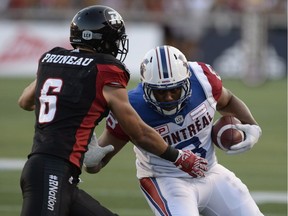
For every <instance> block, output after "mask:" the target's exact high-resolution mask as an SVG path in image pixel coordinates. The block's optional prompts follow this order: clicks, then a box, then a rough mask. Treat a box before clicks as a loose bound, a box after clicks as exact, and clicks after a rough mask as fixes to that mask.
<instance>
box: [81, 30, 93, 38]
mask: <svg viewBox="0 0 288 216" xmlns="http://www.w3.org/2000/svg"><path fill="white" fill-rule="evenodd" d="M82 38H83V39H84V40H92V38H93V33H92V32H91V31H87V30H86V31H83V32H82Z"/></svg>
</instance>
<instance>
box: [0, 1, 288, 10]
mask: <svg viewBox="0 0 288 216" xmlns="http://www.w3.org/2000/svg"><path fill="white" fill-rule="evenodd" d="M93 4H104V5H113V6H114V8H115V9H116V10H121V9H125V10H141V11H142V10H147V11H157V12H165V11H166V10H168V11H169V10H171V9H179V8H181V9H183V6H184V9H185V8H186V9H189V8H190V7H195V6H196V7H206V6H207V5H208V6H210V7H211V8H213V9H225V10H233V11H242V10H244V8H245V7H246V6H247V5H249V4H250V5H251V4H252V5H257V7H261V8H265V10H269V11H271V12H285V11H286V9H287V1H286V0H242V1H239V0H157V1H155V0H1V8H2V9H4V8H5V9H9V8H63V9H67V8H82V7H86V6H88V5H93Z"/></svg>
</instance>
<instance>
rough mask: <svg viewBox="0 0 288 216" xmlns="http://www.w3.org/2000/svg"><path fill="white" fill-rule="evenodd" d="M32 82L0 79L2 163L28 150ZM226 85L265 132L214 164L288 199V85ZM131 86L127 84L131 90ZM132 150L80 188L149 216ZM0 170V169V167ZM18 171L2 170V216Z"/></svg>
mask: <svg viewBox="0 0 288 216" xmlns="http://www.w3.org/2000/svg"><path fill="white" fill-rule="evenodd" d="M31 81H32V80H31V79H28V78H26V79H13V78H0V98H1V106H0V109H1V115H0V131H1V133H0V134H1V136H0V145H1V151H0V159H3V158H9V159H18V158H20V159H25V157H26V155H27V153H28V152H29V151H30V148H31V141H32V136H33V130H34V129H33V125H34V113H32V112H26V111H23V110H21V109H20V108H19V107H18V106H17V100H18V97H19V95H20V94H21V92H22V89H23V88H24V87H25V86H26V85H27V84H28V83H30V82H31ZM223 82H224V85H225V86H226V87H228V88H229V89H230V90H232V92H234V93H235V94H236V95H238V96H239V97H240V98H242V99H243V100H244V101H245V102H246V104H247V105H248V106H249V107H250V108H251V111H252V112H253V114H254V116H255V118H256V119H257V121H258V122H259V124H260V125H261V127H262V130H263V136H262V137H261V139H260V141H259V143H258V144H257V145H256V146H255V147H254V148H253V149H252V150H251V151H250V152H248V153H246V154H242V155H236V156H228V155H226V154H225V153H223V152H221V151H218V152H217V154H218V160H219V162H220V163H221V164H223V165H225V166H226V167H227V168H229V169H231V170H233V171H234V172H235V173H236V175H237V176H238V177H240V178H241V179H242V181H243V182H244V183H246V184H247V186H248V188H249V189H250V191H252V192H259V191H265V192H279V193H286V194H287V80H280V81H270V82H267V83H265V84H264V85H262V86H260V87H257V88H251V87H247V86H245V85H243V84H242V82H240V81H235V80H233V81H231V80H224V81H223ZM133 85H135V83H133V82H131V84H130V87H132V86H133ZM101 130H102V129H101V128H99V129H98V130H97V131H98V133H99V132H100V131H101ZM134 160H135V157H134V153H133V151H132V145H127V146H126V147H125V148H124V149H123V151H121V152H120V153H119V154H118V155H117V156H116V157H115V158H114V159H113V160H112V161H111V162H110V164H109V165H108V166H107V167H106V168H105V169H104V170H103V171H101V173H100V174H97V175H89V174H86V173H84V174H83V175H82V177H81V178H82V180H83V183H81V184H80V187H81V188H84V189H85V190H86V191H88V192H89V193H90V194H91V195H93V196H94V197H95V198H97V199H98V200H99V201H100V202H101V203H102V204H104V205H105V206H107V207H109V208H110V209H112V210H113V211H115V212H117V213H118V214H119V215H123V216H152V213H151V211H150V209H149V207H148V204H147V203H146V201H145V200H144V198H143V197H142V194H141V192H140V189H139V187H138V181H137V179H136V177H135V162H134ZM0 165H1V164H0ZM20 172H21V171H20V170H4V169H3V170H1V169H0V215H1V216H16V215H19V212H20V208H21V200H22V198H21V193H20V187H19V176H20ZM259 207H260V208H261V210H262V212H263V213H264V214H265V215H269V216H286V215H287V199H286V203H285V202H283V201H282V200H280V201H279V200H276V201H275V200H274V201H273V200H272V201H268V202H264V203H263V202H261V203H260V204H259Z"/></svg>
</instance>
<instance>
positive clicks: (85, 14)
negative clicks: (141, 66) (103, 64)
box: [70, 5, 128, 61]
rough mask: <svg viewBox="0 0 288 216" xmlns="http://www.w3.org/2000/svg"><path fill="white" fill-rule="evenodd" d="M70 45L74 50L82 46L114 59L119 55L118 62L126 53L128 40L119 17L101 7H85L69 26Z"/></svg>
mask: <svg viewBox="0 0 288 216" xmlns="http://www.w3.org/2000/svg"><path fill="white" fill-rule="evenodd" d="M85 33H87V34H85ZM88 33H89V34H88ZM70 43H71V45H72V46H73V47H74V48H76V47H77V46H82V47H83V46H84V47H88V48H90V49H93V50H94V51H96V52H98V53H99V52H100V53H106V54H111V55H113V56H115V57H117V55H118V54H120V58H119V60H122V61H124V59H125V57H126V55H127V53H128V39H127V35H126V32H125V23H124V21H123V19H122V17H121V15H120V14H119V13H118V12H117V11H115V10H114V9H112V8H110V7H107V6H102V5H95V6H90V7H86V8H84V9H82V10H80V11H79V12H78V13H77V14H76V15H75V16H74V18H73V19H72V22H71V25H70ZM119 44H121V46H119Z"/></svg>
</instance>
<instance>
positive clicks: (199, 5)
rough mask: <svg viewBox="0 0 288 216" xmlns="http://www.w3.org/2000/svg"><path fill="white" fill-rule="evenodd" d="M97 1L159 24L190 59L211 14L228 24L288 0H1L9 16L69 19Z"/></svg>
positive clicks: (0, 8)
mask: <svg viewBox="0 0 288 216" xmlns="http://www.w3.org/2000/svg"><path fill="white" fill-rule="evenodd" d="M94 4H103V5H107V6H110V7H112V8H114V9H115V10H117V11H118V12H120V14H121V15H122V16H123V18H124V19H125V21H138V22H143V21H145V22H157V23H160V24H161V26H163V31H164V36H165V38H164V40H165V43H166V44H171V45H174V46H176V47H178V48H179V49H180V50H182V51H183V52H184V53H185V54H186V55H187V57H188V58H190V59H192V58H194V57H197V56H196V54H199V52H198V49H197V46H198V42H199V39H200V38H201V37H202V35H203V34H204V33H205V30H206V27H207V25H208V23H207V22H209V21H210V23H209V24H210V25H211V20H213V18H211V14H212V13H218V14H222V15H223V16H218V17H220V18H221V20H222V22H223V21H224V22H226V23H227V22H231V21H232V18H233V16H232V15H233V14H239V13H244V12H246V11H249V10H250V11H251V10H252V11H257V12H258V13H259V12H260V13H265V14H270V13H271V14H286V12H287V1H286V0H241V1H239V0H1V4H0V12H1V14H2V15H0V16H2V17H3V16H6V18H7V17H8V18H9V19H37V20H40V19H45V20H49V19H54V20H55V19H70V18H71V16H72V14H75V11H78V10H79V9H81V8H83V7H86V6H89V5H94ZM37 11H38V12H37ZM39 11H40V12H39ZM3 14H4V15H3ZM224 14H225V16H224ZM208 16H210V17H209V19H208ZM34 17H35V18H34ZM230 19H231V20H230ZM213 21H214V22H215V21H216V20H215V19H214V20H213ZM187 23H189V27H187ZM227 24H228V23H227ZM222 26H223V24H222Z"/></svg>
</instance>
